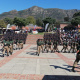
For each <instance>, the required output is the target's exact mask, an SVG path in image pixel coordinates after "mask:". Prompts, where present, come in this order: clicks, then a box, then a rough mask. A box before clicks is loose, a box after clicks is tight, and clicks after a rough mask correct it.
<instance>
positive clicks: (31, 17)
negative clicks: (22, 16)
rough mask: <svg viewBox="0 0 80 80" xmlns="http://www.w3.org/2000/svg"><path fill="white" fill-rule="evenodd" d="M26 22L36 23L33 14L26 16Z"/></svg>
mask: <svg viewBox="0 0 80 80" xmlns="http://www.w3.org/2000/svg"><path fill="white" fill-rule="evenodd" d="M27 24H34V25H35V24H36V20H35V18H34V17H33V16H29V17H27Z"/></svg>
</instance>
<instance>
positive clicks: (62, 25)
mask: <svg viewBox="0 0 80 80" xmlns="http://www.w3.org/2000/svg"><path fill="white" fill-rule="evenodd" d="M65 26H68V24H60V28H64V27H65Z"/></svg>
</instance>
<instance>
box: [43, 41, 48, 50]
mask: <svg viewBox="0 0 80 80" xmlns="http://www.w3.org/2000/svg"><path fill="white" fill-rule="evenodd" d="M47 47H48V40H45V48H44V51H45V49H46V50H47Z"/></svg>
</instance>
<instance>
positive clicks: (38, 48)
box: [37, 39, 41, 56]
mask: <svg viewBox="0 0 80 80" xmlns="http://www.w3.org/2000/svg"><path fill="white" fill-rule="evenodd" d="M40 51H41V40H40V39H39V40H38V41H37V53H38V56H39V54H40Z"/></svg>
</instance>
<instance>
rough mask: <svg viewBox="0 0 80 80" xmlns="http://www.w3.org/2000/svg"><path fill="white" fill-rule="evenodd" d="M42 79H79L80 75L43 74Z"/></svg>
mask: <svg viewBox="0 0 80 80" xmlns="http://www.w3.org/2000/svg"><path fill="white" fill-rule="evenodd" d="M42 80H80V76H67V75H45V76H44V77H43V79H42Z"/></svg>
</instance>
